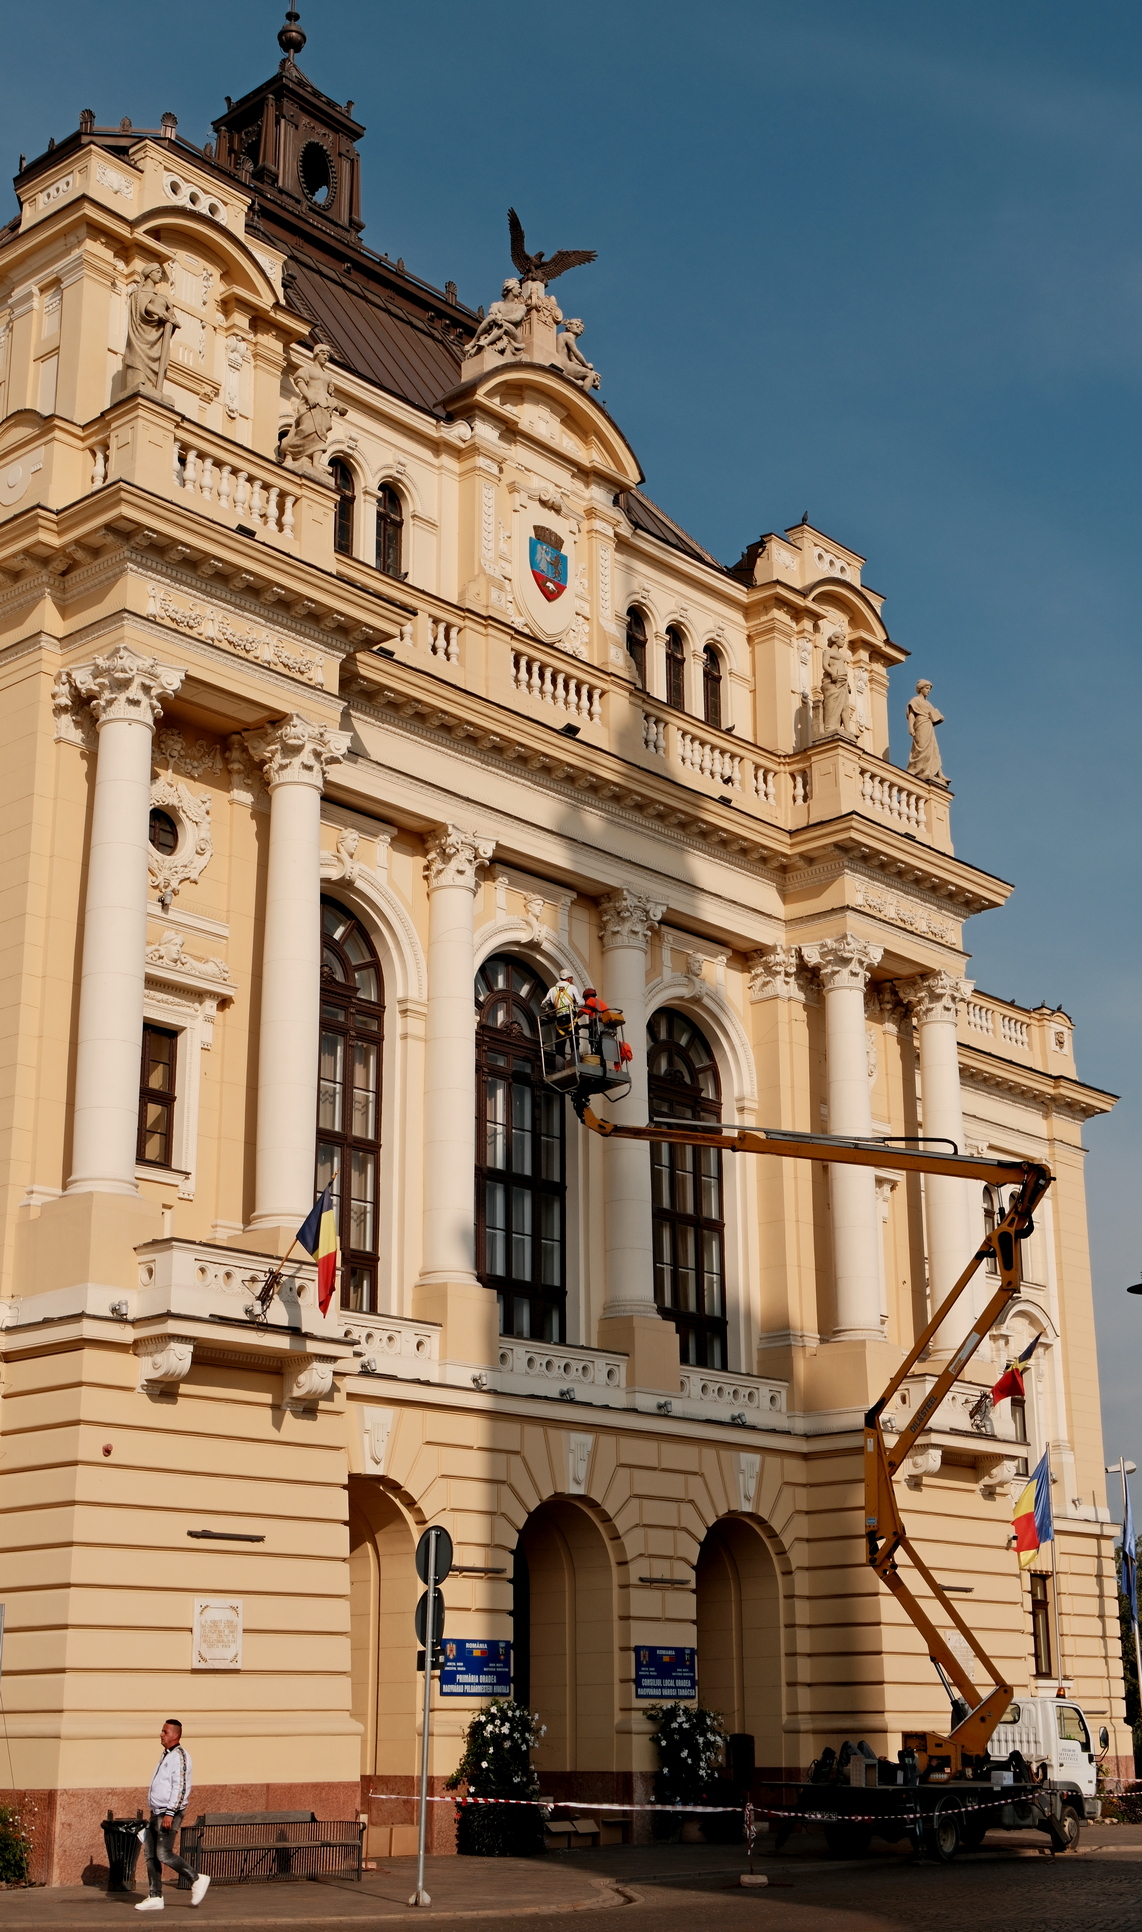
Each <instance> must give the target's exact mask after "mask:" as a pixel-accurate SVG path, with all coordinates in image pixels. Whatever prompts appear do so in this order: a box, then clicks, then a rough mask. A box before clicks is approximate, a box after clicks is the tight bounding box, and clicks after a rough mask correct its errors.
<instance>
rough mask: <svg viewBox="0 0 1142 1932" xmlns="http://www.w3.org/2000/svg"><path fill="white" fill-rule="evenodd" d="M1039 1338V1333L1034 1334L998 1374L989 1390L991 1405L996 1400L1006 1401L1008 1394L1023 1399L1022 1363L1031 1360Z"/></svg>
mask: <svg viewBox="0 0 1142 1932" xmlns="http://www.w3.org/2000/svg"><path fill="white" fill-rule="evenodd" d="M1041 1340H1042V1337H1041V1336H1039V1335H1036V1337H1035V1339H1034V1341H1033V1342H1030V1343H1028V1345H1027V1347H1026V1348H1025V1349H1024V1350H1023V1353H1022V1355H1020V1356H1019V1358H1018V1360H1017V1361H1014V1362H1008V1364H1007V1367H1006V1368H1005V1369H1004V1371H1003V1374H1002V1375H1001V1376H1000V1378H999V1380H998V1382H997V1383H996V1384H995V1386H994V1388H993V1389H992V1391H991V1400H992V1404H993V1405H994V1404H995V1403H996V1402H1004V1401H1006V1399H1007V1397H1008V1396H1009V1395H1013V1396H1016V1397H1017V1398H1018V1400H1019V1401H1020V1402H1021V1401H1022V1400H1023V1369H1024V1365H1025V1364H1026V1363H1027V1362H1029V1361H1030V1360H1031V1357H1032V1356H1033V1355H1034V1353H1035V1350H1036V1349H1037V1348H1038V1346H1039V1343H1040V1341H1041Z"/></svg>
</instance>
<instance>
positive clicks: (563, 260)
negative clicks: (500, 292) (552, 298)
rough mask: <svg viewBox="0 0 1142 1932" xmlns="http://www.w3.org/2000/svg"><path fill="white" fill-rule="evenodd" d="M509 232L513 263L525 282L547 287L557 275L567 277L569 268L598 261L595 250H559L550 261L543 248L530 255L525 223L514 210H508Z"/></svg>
mask: <svg viewBox="0 0 1142 1932" xmlns="http://www.w3.org/2000/svg"><path fill="white" fill-rule="evenodd" d="M508 231H509V233H510V235H511V239H512V261H513V262H514V263H515V265H516V267H517V268H518V270H519V272H520V274H521V276H522V277H523V279H524V281H525V282H542V283H543V284H544V286H545V287H546V285H547V283H548V282H553V281H554V280H555V277H556V276H557V275H565V274H566V273H567V270H568V269H569V268H581V267H582V265H583V263H584V262H593V261H594V260H595V259H596V251H595V250H594V249H593V248H557V249H556V251H555V253H554V255H553V256H552V257H551V260H550V261H545V260H544V252H543V250H542V248H541V249H540V251H539V253H538V255H529V254H528V252H527V245H526V243H525V240H524V233H523V223H522V222H521V221H520V218H519V216H518V215H517V214H516V211H515V209H514V208H509V209H508Z"/></svg>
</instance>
